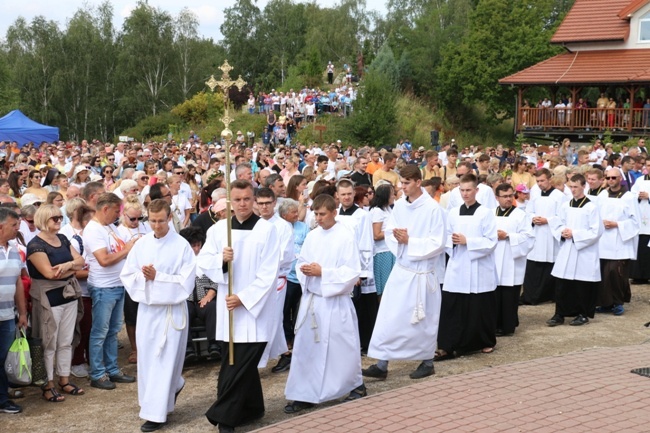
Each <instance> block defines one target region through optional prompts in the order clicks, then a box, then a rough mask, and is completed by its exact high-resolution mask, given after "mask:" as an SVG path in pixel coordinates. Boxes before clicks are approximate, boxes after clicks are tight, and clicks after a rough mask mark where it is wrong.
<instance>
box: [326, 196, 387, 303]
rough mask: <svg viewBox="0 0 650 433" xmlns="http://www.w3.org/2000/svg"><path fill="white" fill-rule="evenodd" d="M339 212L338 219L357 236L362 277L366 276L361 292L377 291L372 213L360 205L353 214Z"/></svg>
mask: <svg viewBox="0 0 650 433" xmlns="http://www.w3.org/2000/svg"><path fill="white" fill-rule="evenodd" d="M355 206H356V205H355ZM357 207H358V206H357ZM341 209H342V207H341V206H339V210H338V212H340V210H341ZM338 212H337V215H336V220H337V221H340V222H341V223H343V224H344V225H345V226H347V227H348V228H349V229H350V230H351V231H353V232H354V234H355V237H356V241H357V247H358V248H359V258H360V260H361V278H365V280H363V281H362V282H361V293H363V294H368V293H377V288H376V287H375V274H374V271H373V266H374V262H373V249H374V246H375V241H374V238H373V232H372V218H371V217H370V213H369V212H368V211H366V210H364V209H362V208H359V207H358V209H357V210H356V211H355V212H354V213H353V214H352V215H340V214H339V213H338Z"/></svg>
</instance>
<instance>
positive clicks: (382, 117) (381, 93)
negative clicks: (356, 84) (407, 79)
mask: <svg viewBox="0 0 650 433" xmlns="http://www.w3.org/2000/svg"><path fill="white" fill-rule="evenodd" d="M396 99H397V92H396V91H395V88H394V86H393V82H392V80H391V78H390V77H388V76H386V75H385V74H383V73H382V72H379V71H373V70H371V71H370V72H369V73H368V74H366V77H365V79H364V86H363V87H362V88H361V89H359V94H358V96H357V99H356V101H354V111H353V114H352V116H351V117H350V128H351V129H352V132H353V134H354V135H355V137H356V138H357V140H358V141H359V142H361V143H367V144H371V145H373V146H380V145H384V144H389V143H391V141H392V140H393V139H394V138H395V137H393V136H392V134H393V131H394V130H395V122H396V121H397V118H396V116H395V101H396Z"/></svg>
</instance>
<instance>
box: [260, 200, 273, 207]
mask: <svg viewBox="0 0 650 433" xmlns="http://www.w3.org/2000/svg"><path fill="white" fill-rule="evenodd" d="M272 204H273V202H272V201H258V202H257V205H258V206H271V205H272Z"/></svg>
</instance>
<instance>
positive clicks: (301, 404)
mask: <svg viewBox="0 0 650 433" xmlns="http://www.w3.org/2000/svg"><path fill="white" fill-rule="evenodd" d="M312 407H314V403H307V402H306V401H292V402H291V403H289V404H287V405H286V406H285V407H284V413H298V412H300V411H301V410H303V409H310V408H312Z"/></svg>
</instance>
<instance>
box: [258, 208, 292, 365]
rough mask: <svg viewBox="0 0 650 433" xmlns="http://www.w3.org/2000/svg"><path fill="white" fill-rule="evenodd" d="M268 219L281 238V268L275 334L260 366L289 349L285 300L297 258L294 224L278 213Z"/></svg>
mask: <svg viewBox="0 0 650 433" xmlns="http://www.w3.org/2000/svg"><path fill="white" fill-rule="evenodd" d="M268 221H269V222H271V223H273V225H274V226H275V228H276V230H277V232H278V238H279V239H280V268H279V271H278V284H277V289H276V291H275V294H274V296H273V297H274V302H275V307H274V308H275V313H274V316H273V320H275V323H274V324H271V328H272V329H275V335H273V337H272V338H271V339H270V340H269V344H267V345H266V347H265V348H264V353H263V354H262V358H261V359H260V362H259V364H258V365H257V367H258V368H264V367H266V364H267V363H268V361H269V359H274V358H277V357H278V356H280V355H282V354H283V353H285V352H287V350H289V348H288V347H287V340H286V338H285V337H284V328H283V327H282V319H283V317H284V314H283V312H284V300H285V298H286V297H287V275H288V274H289V272H290V271H291V263H292V262H293V260H294V259H295V258H296V257H295V253H294V242H293V226H292V225H291V224H290V223H289V222H287V221H285V220H284V219H282V218H281V217H280V215H278V214H277V213H276V214H273V216H272V217H271V218H270V219H268Z"/></svg>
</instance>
